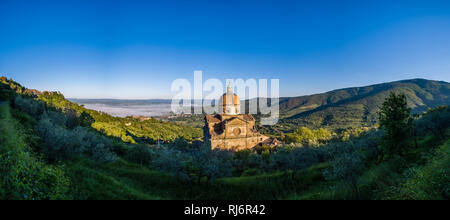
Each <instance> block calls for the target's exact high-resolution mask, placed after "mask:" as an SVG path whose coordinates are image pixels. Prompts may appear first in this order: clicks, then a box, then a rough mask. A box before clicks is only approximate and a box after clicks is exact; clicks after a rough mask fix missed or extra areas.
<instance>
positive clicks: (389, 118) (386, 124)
mask: <svg viewBox="0 0 450 220" xmlns="http://www.w3.org/2000/svg"><path fill="white" fill-rule="evenodd" d="M410 112H411V109H410V108H408V105H407V103H406V96H405V94H399V95H396V94H395V93H390V94H389V97H387V98H386V100H385V101H384V102H383V105H382V106H381V108H380V112H379V120H380V128H381V129H383V130H384V131H385V133H384V135H383V138H382V140H383V144H382V145H381V150H382V153H383V157H384V158H389V157H392V156H393V155H397V154H403V152H404V151H405V150H406V149H407V148H408V146H409V143H408V141H409V140H410V136H411V129H412V119H411V116H410Z"/></svg>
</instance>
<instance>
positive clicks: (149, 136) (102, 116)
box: [0, 77, 203, 143]
mask: <svg viewBox="0 0 450 220" xmlns="http://www.w3.org/2000/svg"><path fill="white" fill-rule="evenodd" d="M0 92H1V94H2V96H9V97H15V99H14V100H11V102H13V103H14V104H15V105H18V106H20V105H22V106H23V107H24V109H27V111H29V113H30V114H31V115H33V114H36V115H39V114H40V113H41V112H42V111H43V110H44V105H45V106H46V108H53V109H55V110H57V111H61V112H63V113H64V114H65V117H66V118H69V119H70V118H72V119H73V120H69V121H73V123H74V124H75V125H78V124H79V125H83V126H87V127H92V128H94V129H96V130H97V131H100V132H102V133H104V134H105V135H108V136H112V137H117V138H119V139H121V140H122V141H124V142H129V143H136V142H146V143H155V142H156V141H158V140H159V141H165V142H171V141H174V140H176V139H177V138H183V139H186V140H188V141H193V140H196V139H201V137H202V136H203V134H202V130H201V129H199V128H193V127H191V126H187V125H181V124H176V123H171V122H163V121H161V120H158V119H154V118H142V117H126V118H120V117H113V116H111V115H109V114H107V113H104V112H98V111H95V110H90V109H86V108H84V106H82V105H78V104H76V103H74V102H71V101H69V100H67V99H65V98H64V96H63V94H61V93H60V92H48V91H44V92H40V91H37V90H32V89H27V88H25V87H23V86H21V85H20V84H19V83H17V82H15V81H13V80H12V79H7V78H6V77H0ZM12 93H15V94H21V95H22V96H14V95H9V94H12ZM22 97H24V98H22ZM27 97H28V98H27ZM0 98H1V97H0Z"/></svg>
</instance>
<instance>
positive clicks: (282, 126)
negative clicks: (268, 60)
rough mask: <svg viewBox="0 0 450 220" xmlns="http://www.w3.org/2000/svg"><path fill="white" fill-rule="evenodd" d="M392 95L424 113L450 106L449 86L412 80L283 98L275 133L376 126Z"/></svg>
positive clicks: (440, 82)
mask: <svg viewBox="0 0 450 220" xmlns="http://www.w3.org/2000/svg"><path fill="white" fill-rule="evenodd" d="M390 92H396V93H405V95H406V97H407V102H408V106H409V107H410V108H411V109H412V112H414V113H421V112H423V111H425V110H427V109H428V108H432V107H435V106H436V105H443V104H447V105H448V104H450V83H448V82H444V81H433V80H426V79H411V80H402V81H396V82H388V83H382V84H376V85H371V86H364V87H354V88H345V89H338V90H333V91H330V92H326V93H321V94H315V95H309V96H299V97H286V98H280V114H281V118H282V119H281V120H280V123H279V124H278V125H276V126H274V127H273V129H276V130H280V131H289V130H291V129H292V128H295V127H298V126H307V127H311V128H318V127H326V128H331V129H335V128H348V127H361V126H371V125H373V124H375V123H376V120H377V111H378V109H379V106H380V105H381V103H382V102H383V100H384V99H385V98H386V96H387V95H388V94H389V93H390Z"/></svg>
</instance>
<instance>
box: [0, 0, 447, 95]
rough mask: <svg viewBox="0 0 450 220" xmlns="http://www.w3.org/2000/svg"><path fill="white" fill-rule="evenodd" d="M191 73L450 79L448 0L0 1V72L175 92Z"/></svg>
mask: <svg viewBox="0 0 450 220" xmlns="http://www.w3.org/2000/svg"><path fill="white" fill-rule="evenodd" d="M194 70H202V71H203V78H204V79H207V78H219V79H222V80H224V79H226V78H243V79H248V78H256V79H259V78H277V79H280V93H281V95H282V96H297V95H305V94H312V93H318V92H325V91H328V90H333V89H338V88H342V87H351V86H362V85H369V84H374V83H380V82H386V81H395V80H401V79H409V78H418V77H420V78H427V79H435V80H444V81H450V1H448V0H445V1H431V0H426V1H414V0H408V1H400V0H396V1H392V0H389V1H382V0H374V1H366V0H364V1H361V0H359V1H345V0H339V1H338V0H335V1H320V0H319V1H304V2H303V1H292V2H291V1H279V0H278V1H261V0H255V1H244V0H241V1H232V0H227V1H167V0H166V1H133V0H127V1H119V0H111V1H97V0H85V1H83V0H78V1H71V0H64V1H61V0H58V1H46V0H40V1H35V0H30V1H20V0H1V1H0V74H2V75H6V76H7V77H11V78H13V79H14V80H16V81H18V82H20V83H22V84H23V85H24V86H26V87H29V88H35V89H39V90H58V91H61V92H62V93H63V94H65V96H66V97H71V98H130V99H133V98H170V97H171V96H172V95H173V93H171V92H170V85H171V83H172V81H173V80H175V79H177V78H187V79H189V80H193V71H194Z"/></svg>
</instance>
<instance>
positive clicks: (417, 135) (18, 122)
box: [0, 78, 450, 200]
mask: <svg viewBox="0 0 450 220" xmlns="http://www.w3.org/2000/svg"><path fill="white" fill-rule="evenodd" d="M0 79H2V80H1V83H0V176H2V181H0V199H29V200H37V199H216V200H217V199H234V200H236V199H242V200H251V199H255V200H262V199H448V198H450V194H449V192H450V191H449V189H450V185H449V184H448V183H449V176H450V175H449V172H450V169H449V168H450V166H449V163H450V158H449V156H450V154H449V150H450V140H449V137H450V120H449V118H450V108H448V107H446V106H440V107H437V108H434V109H430V110H428V111H427V112H426V113H423V114H421V115H420V117H414V118H410V114H409V111H407V112H405V113H406V114H404V116H405V118H400V120H399V121H395V122H394V123H392V124H395V125H399V126H398V127H400V128H402V132H403V134H402V135H399V136H398V137H400V138H398V140H397V138H396V139H394V141H396V143H397V141H400V142H399V143H401V145H399V144H396V143H392V142H388V141H389V140H392V139H387V138H386V135H385V134H386V133H385V131H386V130H383V129H386V127H383V126H381V127H380V128H379V129H378V128H372V129H368V130H365V131H364V132H362V133H359V134H357V135H351V136H349V137H348V138H346V139H327V140H325V141H323V142H322V141H320V142H317V143H314V144H312V145H310V143H311V142H304V143H303V144H301V145H284V146H281V147H279V148H275V149H266V148H264V147H262V148H256V149H252V150H243V151H238V152H232V151H222V150H217V149H215V150H212V149H211V148H210V146H208V145H198V144H191V143H189V142H188V141H186V139H188V138H189V137H192V135H191V136H189V135H188V133H189V132H190V131H189V130H187V128H188V127H185V126H180V125H174V124H173V123H162V122H157V121H155V122H151V123H148V124H146V125H145V126H144V125H143V124H141V125H142V126H137V127H136V129H138V130H139V131H143V132H145V131H149V130H155V132H158V133H155V134H157V135H163V136H162V137H163V138H164V139H167V140H170V139H171V138H173V137H176V136H174V134H177V135H178V138H176V139H175V140H174V141H166V142H165V143H161V144H149V143H147V142H148V140H147V139H139V138H136V136H135V135H131V134H129V133H125V134H126V136H125V138H123V137H122V136H121V135H118V134H116V133H108V131H110V132H111V131H116V130H118V131H122V130H121V129H127V128H123V127H120V126H123V125H122V123H129V122H130V121H132V120H136V121H137V122H135V123H137V124H139V123H140V122H139V119H132V118H125V119H120V118H115V117H111V116H108V115H107V114H102V113H99V112H96V111H89V110H86V109H84V108H83V107H82V106H78V105H77V104H74V103H71V102H68V101H67V100H65V99H64V97H63V96H62V94H59V93H50V92H42V93H41V92H37V91H32V90H28V89H26V88H23V87H22V86H20V85H19V84H17V83H15V82H14V81H12V80H6V79H5V78H0ZM394 97H396V96H395V95H394ZM398 97H400V98H401V97H403V98H402V100H403V101H402V103H403V104H402V109H405V108H404V107H405V105H406V98H405V97H404V96H398ZM382 104H383V106H395V105H393V104H392V103H391V102H388V99H385V100H384V101H383V103H382ZM397 109H398V107H397ZM410 119H411V120H410ZM122 120H123V121H122ZM146 121H149V120H146ZM146 121H144V122H146ZM97 122H102V123H106V124H109V125H111V126H109V127H104V128H100V129H98V127H96V126H95V123H97ZM410 122H411V124H409V123H410ZM114 123H115V124H114ZM400 123H401V124H400ZM404 123H408V126H407V127H408V130H405V129H404V127H406V126H403V124H404ZM405 125H406V124H405ZM116 126H117V127H119V129H116ZM146 126H148V127H146ZM173 126H174V127H173ZM126 127H130V126H126ZM171 127H173V129H174V130H170V129H169V128H171ZM165 129H167V130H165ZM176 129H178V130H176ZM163 130H165V131H163ZM126 131H128V130H126ZM130 131H131V130H130ZM319 131H320V130H319ZM163 132H167V136H164V135H165V133H163ZM181 132H184V133H181ZM119 134H120V133H119ZM172 135H173V136H172ZM182 135H186V137H183V136H182ZM127 136H129V137H131V138H133V139H132V140H133V141H130V140H128V139H127V138H126V137H127ZM398 146H402V148H401V151H398V150H396V149H397V147H398ZM391 147H393V148H394V150H395V151H386V150H385V149H387V148H391ZM398 149H400V148H398Z"/></svg>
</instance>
